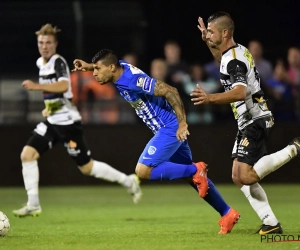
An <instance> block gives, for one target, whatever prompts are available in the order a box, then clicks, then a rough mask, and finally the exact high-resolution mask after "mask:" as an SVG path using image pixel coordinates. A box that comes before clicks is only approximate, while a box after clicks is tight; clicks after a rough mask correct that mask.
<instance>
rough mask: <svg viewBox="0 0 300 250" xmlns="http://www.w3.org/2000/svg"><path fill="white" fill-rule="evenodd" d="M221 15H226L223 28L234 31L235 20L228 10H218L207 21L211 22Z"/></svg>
mask: <svg viewBox="0 0 300 250" xmlns="http://www.w3.org/2000/svg"><path fill="white" fill-rule="evenodd" d="M221 17H224V22H223V23H222V28H224V29H225V28H226V29H228V30H230V31H231V32H232V33H233V31H234V22H233V20H232V18H231V16H230V15H229V14H228V13H227V12H224V11H217V12H215V13H214V14H212V15H210V17H209V18H208V19H207V22H208V23H210V22H212V21H215V20H216V19H218V18H221Z"/></svg>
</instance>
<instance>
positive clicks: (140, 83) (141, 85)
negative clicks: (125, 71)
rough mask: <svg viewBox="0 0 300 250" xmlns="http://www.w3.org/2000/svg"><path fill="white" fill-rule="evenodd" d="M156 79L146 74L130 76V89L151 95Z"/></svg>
mask: <svg viewBox="0 0 300 250" xmlns="http://www.w3.org/2000/svg"><path fill="white" fill-rule="evenodd" d="M155 84H156V79H154V78H152V77H150V76H147V75H137V76H134V77H133V78H132V80H131V81H130V84H129V88H130V90H133V91H135V92H138V93H143V94H146V95H153V93H154V87H155Z"/></svg>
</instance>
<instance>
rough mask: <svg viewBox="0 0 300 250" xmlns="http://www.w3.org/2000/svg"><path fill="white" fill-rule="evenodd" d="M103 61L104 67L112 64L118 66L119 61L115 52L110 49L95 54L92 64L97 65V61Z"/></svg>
mask: <svg viewBox="0 0 300 250" xmlns="http://www.w3.org/2000/svg"><path fill="white" fill-rule="evenodd" d="M100 60H101V61H103V64H104V65H105V66H108V65H110V64H114V65H116V66H120V63H119V59H118V57H117V55H116V53H115V52H113V51H112V50H110V49H102V50H100V51H99V52H97V53H96V55H95V56H94V57H93V59H92V63H94V64H95V63H97V62H98V61H100Z"/></svg>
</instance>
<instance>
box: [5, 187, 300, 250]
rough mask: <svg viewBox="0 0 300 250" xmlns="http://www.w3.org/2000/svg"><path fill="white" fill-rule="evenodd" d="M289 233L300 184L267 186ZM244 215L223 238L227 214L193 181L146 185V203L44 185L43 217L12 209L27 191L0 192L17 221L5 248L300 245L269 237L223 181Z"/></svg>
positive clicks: (295, 230)
mask: <svg viewBox="0 0 300 250" xmlns="http://www.w3.org/2000/svg"><path fill="white" fill-rule="evenodd" d="M263 186H264V187H265V190H266V192H267V194H268V198H269V201H270V204H271V206H272V208H273V211H274V213H275V214H276V215H277V217H278V218H279V219H280V222H281V223H282V225H283V228H284V234H286V235H295V236H297V237H298V234H300V224H299V218H300V209H299V193H300V186H299V185H291V184H277V185H263ZM217 187H218V189H219V190H220V192H221V193H222V195H223V196H224V198H225V199H226V201H227V202H228V203H229V204H230V205H232V206H233V207H234V208H235V209H237V210H238V211H240V213H241V215H242V216H241V220H240V221H239V223H238V224H237V225H236V226H235V227H234V229H233V231H232V232H231V233H230V234H227V235H218V231H219V226H218V224H217V221H218V219H219V215H218V213H217V212H215V211H214V210H213V209H212V208H211V207H210V206H209V205H208V204H207V203H206V202H205V201H204V200H202V199H201V198H199V197H198V196H197V193H196V192H195V191H193V189H192V188H190V187H189V186H185V185H155V184H154V185H144V186H143V193H144V195H143V199H142V201H141V202H140V204H138V205H135V204H133V203H132V200H131V197H130V196H129V195H128V194H127V193H126V190H125V189H124V188H122V187H120V186H118V185H114V186H110V185H109V186H92V187H91V186H78V187H41V189H40V197H41V203H42V208H43V213H42V215H41V216H39V217H36V218H22V219H21V218H17V217H14V216H13V215H12V213H11V210H13V209H16V208H19V207H20V206H21V205H22V203H24V202H25V201H26V196H25V191H24V189H23V188H21V187H18V188H10V187H9V188H6V187H2V188H1V189H0V210H1V211H3V212H4V213H6V214H7V216H8V217H9V219H10V223H11V229H10V231H9V233H8V234H7V235H6V236H5V237H3V238H0V250H7V249H9V250H10V249H11V250H27V249H28V250H29V249H30V250H36V249H37V250H48V249H49V250H52V249H53V250H86V249H88V250H97V249H101V250H102V249H104V250H106V249H107V250H109V249H114V250H116V249H122V250H123V249H124V250H127V249H128V250H135V249H141V250H142V249H151V250H155V249H170V250H174V249H175V250H176V249H189V250H190V249H205V250H208V249H209V250H213V249H218V250H221V249H222V250H223V249H231V250H234V249H245V250H247V249H255V250H259V249H272V250H274V249H300V242H280V243H279V242H276V243H266V242H261V237H260V236H259V235H257V234H254V232H255V231H256V230H257V229H258V227H259V226H260V220H259V218H258V217H257V215H256V214H255V213H254V211H253V210H252V208H251V207H250V205H249V203H248V201H247V200H246V198H245V197H244V195H243V194H242V193H241V192H240V191H239V190H238V189H237V188H236V187H235V186H234V185H233V184H229V185H217ZM297 239H298V238H297Z"/></svg>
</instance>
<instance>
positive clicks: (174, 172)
mask: <svg viewBox="0 0 300 250" xmlns="http://www.w3.org/2000/svg"><path fill="white" fill-rule="evenodd" d="M196 171H197V168H196V166H195V165H194V164H190V165H184V164H177V163H173V162H163V163H161V164H159V165H158V166H156V167H154V168H153V169H152V171H151V174H150V181H163V180H170V181H171V180H176V179H182V178H189V177H192V176H193V175H194V174H195V173H196Z"/></svg>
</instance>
